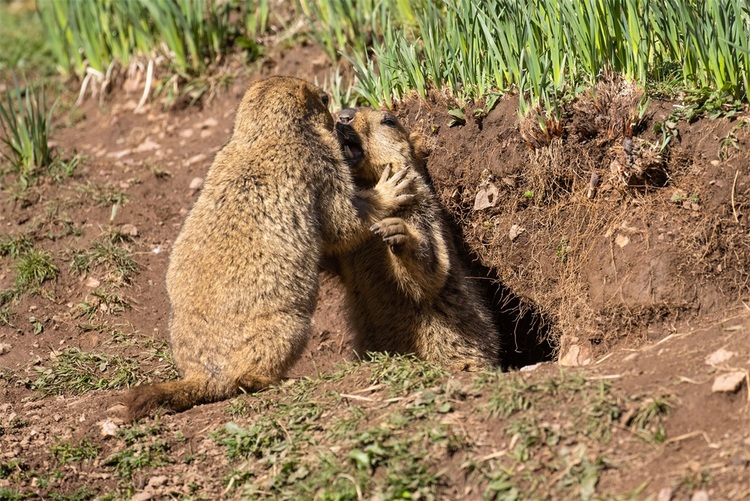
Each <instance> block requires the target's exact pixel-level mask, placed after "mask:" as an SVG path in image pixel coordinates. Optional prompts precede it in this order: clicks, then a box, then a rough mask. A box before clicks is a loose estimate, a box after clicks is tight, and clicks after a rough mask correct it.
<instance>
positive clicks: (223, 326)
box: [125, 77, 410, 421]
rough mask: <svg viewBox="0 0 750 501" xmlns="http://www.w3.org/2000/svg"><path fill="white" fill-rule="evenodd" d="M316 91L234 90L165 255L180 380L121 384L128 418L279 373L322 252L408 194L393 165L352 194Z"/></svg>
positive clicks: (298, 347) (304, 333) (291, 85)
mask: <svg viewBox="0 0 750 501" xmlns="http://www.w3.org/2000/svg"><path fill="white" fill-rule="evenodd" d="M327 101H328V98H327V96H326V95H325V94H324V93H323V92H322V91H321V90H320V89H318V88H317V87H315V86H313V85H312V84H309V83H307V82H305V81H303V80H299V79H296V78H289V77H271V78H268V79H265V80H261V81H258V82H255V83H253V84H251V85H250V87H249V89H248V90H247V92H246V93H245V96H244V98H243V100H242V102H241V104H240V105H239V108H238V110H237V114H236V117H235V122H234V131H233V133H232V136H231V138H230V140H229V142H228V143H227V144H226V145H225V146H224V147H223V148H222V149H221V150H220V151H219V152H218V153H217V154H216V158H215V159H214V162H213V164H212V165H211V167H210V169H209V171H208V174H207V176H206V181H205V185H204V188H203V191H202V193H201V195H200V196H199V198H198V200H197V201H196V202H195V205H194V207H193V209H192V210H191V211H190V214H189V215H188V216H187V218H186V219H185V222H184V224H183V226H182V230H181V231H180V234H179V235H178V237H177V239H176V240H175V242H174V246H173V249H172V253H171V255H170V260H169V268H168V270H167V292H168V294H169V299H170V302H171V306H172V310H171V319H170V338H171V346H172V353H173V355H174V361H175V363H176V365H177V367H178V369H179V370H180V372H181V375H182V379H180V380H177V381H169V382H164V383H158V384H151V385H145V386H137V387H135V388H133V389H131V390H130V392H129V393H128V394H126V397H125V404H126V405H127V408H128V418H129V419H130V420H131V421H132V420H133V419H138V418H140V417H142V416H145V415H147V414H149V413H150V412H151V411H153V410H154V409H156V408H157V407H159V406H162V407H164V408H166V409H168V410H174V411H180V410H184V409H187V408H190V407H192V406H193V405H196V404H199V403H207V402H212V401H217V400H221V399H225V398H229V397H231V396H233V395H236V394H237V393H238V392H240V391H247V392H253V391H257V390H260V389H262V388H264V387H267V386H268V385H271V384H273V383H275V382H277V381H279V380H280V378H281V377H282V376H283V375H284V373H285V372H286V371H287V370H288V369H289V368H290V367H291V366H292V364H294V362H295V361H296V360H297V359H298V358H299V356H300V355H301V353H302V351H303V349H304V348H305V345H306V343H307V340H308V337H309V331H310V323H311V318H312V314H313V311H314V309H315V304H316V299H317V293H318V270H319V263H320V261H321V259H322V258H323V256H324V255H326V254H335V253H339V252H343V251H346V250H347V249H349V248H351V247H352V246H353V245H357V244H358V243H360V242H362V241H363V240H364V239H366V238H368V237H372V233H371V232H370V231H369V227H370V226H371V225H372V224H373V223H375V222H377V221H378V220H379V219H381V218H382V217H384V216H385V214H387V213H390V211H392V210H394V208H395V207H397V206H398V205H399V204H401V203H403V202H405V201H407V200H408V199H409V198H410V195H408V194H406V190H407V188H408V186H407V185H408V183H409V181H407V180H402V179H403V177H404V176H403V175H400V174H397V175H394V176H393V177H392V178H390V179H383V180H382V182H379V183H378V184H377V185H373V186H371V187H370V188H372V189H369V190H361V191H357V192H356V193H355V186H354V183H353V182H352V178H351V174H350V170H349V168H348V166H347V165H346V163H345V162H344V158H343V156H342V153H341V149H340V145H339V143H338V141H337V139H336V134H335V133H334V123H333V118H332V117H331V114H330V113H329V112H328V109H327Z"/></svg>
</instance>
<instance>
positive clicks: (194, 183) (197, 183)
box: [190, 177, 203, 191]
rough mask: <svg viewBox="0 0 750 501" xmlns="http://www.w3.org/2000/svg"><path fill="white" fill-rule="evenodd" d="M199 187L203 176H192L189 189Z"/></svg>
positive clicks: (194, 189)
mask: <svg viewBox="0 0 750 501" xmlns="http://www.w3.org/2000/svg"><path fill="white" fill-rule="evenodd" d="M201 188H203V178H202V177H196V178H193V180H192V181H190V189H191V190H193V191H198V190H200V189H201Z"/></svg>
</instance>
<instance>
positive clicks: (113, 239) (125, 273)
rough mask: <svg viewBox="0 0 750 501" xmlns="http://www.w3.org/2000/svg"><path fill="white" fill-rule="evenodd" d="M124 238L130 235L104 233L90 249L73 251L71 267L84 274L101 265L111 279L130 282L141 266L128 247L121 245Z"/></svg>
mask: <svg viewBox="0 0 750 501" xmlns="http://www.w3.org/2000/svg"><path fill="white" fill-rule="evenodd" d="M124 238H128V237H127V236H123V235H122V234H119V233H109V234H107V233H105V234H103V235H102V236H101V237H100V238H98V239H97V240H95V241H94V243H93V244H92V245H91V247H89V248H88V249H86V250H81V251H76V252H74V253H73V257H72V260H71V262H70V268H71V269H72V270H73V271H74V272H75V273H78V274H83V273H87V272H89V271H91V270H93V269H94V268H96V267H99V266H101V267H103V268H104V269H105V271H106V272H107V273H108V274H109V275H110V276H109V277H108V279H109V280H111V281H114V282H122V283H129V282H130V280H131V278H132V277H133V275H134V274H135V273H137V272H138V270H139V267H138V263H136V262H135V260H134V259H133V256H132V254H131V252H130V251H129V250H128V249H127V247H125V246H123V245H121V243H123V239H124Z"/></svg>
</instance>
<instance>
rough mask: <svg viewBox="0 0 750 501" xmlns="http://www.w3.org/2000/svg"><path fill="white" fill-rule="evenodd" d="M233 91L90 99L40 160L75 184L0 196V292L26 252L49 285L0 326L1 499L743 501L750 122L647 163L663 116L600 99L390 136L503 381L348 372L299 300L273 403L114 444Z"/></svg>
mask: <svg viewBox="0 0 750 501" xmlns="http://www.w3.org/2000/svg"><path fill="white" fill-rule="evenodd" d="M321 59H322V58H321V54H320V53H318V52H317V50H316V49H314V48H311V47H302V48H297V49H294V50H290V51H288V52H287V53H285V54H283V55H280V56H277V57H275V58H274V59H273V61H272V63H269V64H267V65H266V66H264V69H263V70H262V71H263V74H267V73H274V74H288V75H293V76H300V77H303V78H307V79H309V80H312V79H313V76H314V74H315V73H320V75H319V81H322V73H323V72H324V70H325V66H324V65H321V64H320V63H319V61H320V60H321ZM316 61H318V62H316ZM259 76H261V74H260V73H255V74H252V75H251V76H250V78H257V77H259ZM247 81H248V80H247V79H239V80H238V81H236V82H235V83H234V84H233V86H232V87H231V88H229V89H227V90H226V91H225V92H224V93H223V94H220V95H219V96H218V97H217V98H215V99H213V100H212V101H211V102H209V103H205V104H204V105H203V106H201V107H191V108H186V109H182V110H172V111H163V110H162V109H161V108H160V107H159V105H157V104H154V105H152V106H151V107H150V108H149V109H147V110H146V112H145V113H139V114H135V113H133V109H134V107H135V101H136V99H137V96H135V95H130V96H129V95H126V94H125V92H124V91H123V92H120V93H114V94H113V95H112V96H111V98H110V100H109V101H108V102H107V104H106V105H105V106H103V107H100V106H99V105H98V103H94V102H91V101H88V102H86V103H84V104H83V106H82V108H81V109H79V110H75V111H70V112H68V113H67V114H66V116H65V117H64V118H63V119H62V120H61V123H60V125H59V126H58V128H57V129H56V130H55V132H54V134H53V138H52V139H53V141H54V143H55V144H56V147H57V148H58V149H59V150H60V151H62V152H63V153H62V155H63V156H65V157H66V158H73V156H74V155H76V154H77V155H79V156H80V163H79V165H78V167H77V168H76V170H75V172H74V175H73V176H72V177H67V178H63V179H60V180H55V179H52V178H50V177H42V178H41V180H40V182H39V183H38V184H37V185H35V186H33V187H31V188H29V189H28V190H26V191H25V192H23V193H22V194H20V196H19V197H14V196H13V193H14V191H13V179H12V177H11V176H10V175H7V176H6V177H5V178H4V179H3V180H2V203H0V225H2V235H1V237H2V240H1V242H0V243H2V245H3V247H2V249H3V252H2V257H0V263H2V268H0V290H7V289H10V288H12V287H13V286H14V284H15V280H16V277H17V274H18V262H19V261H20V260H21V257H20V256H21V255H23V252H24V250H23V249H26V250H28V248H33V249H36V250H43V251H45V252H47V253H48V255H49V257H50V259H51V261H52V263H53V264H54V266H55V267H56V268H57V270H58V274H57V275H56V277H55V278H54V279H50V280H47V281H45V282H44V283H43V284H42V285H41V286H40V287H39V288H38V289H37V290H32V291H28V292H26V293H24V294H22V295H21V296H20V297H19V298H18V299H17V300H12V301H9V302H8V303H7V304H6V305H5V307H4V309H3V310H2V312H3V313H2V317H1V321H0V370H1V371H2V372H0V489H2V490H0V497H4V498H8V499H14V498H15V499H24V498H29V499H90V498H91V499H93V498H96V499H106V498H114V499H140V500H145V499H152V498H153V499H166V498H185V499H217V498H246V499H259V498H268V499H284V498H286V499H313V498H315V499H362V498H375V499H378V498H380V499H392V498H395V497H400V496H403V495H404V493H409V494H410V495H411V496H412V497H420V496H421V497H422V498H424V499H459V498H460V499H647V498H650V499H658V500H666V499H694V500H699V499H738V500H739V499H748V498H750V390H748V371H749V370H750V291H749V290H748V281H749V280H750V257H749V256H750V227H749V226H748V217H749V216H750V150H748V142H749V140H750V137H749V135H750V126H746V125H745V124H747V123H748V122H747V120H748V117H747V114H742V113H741V114H740V115H739V116H736V117H734V118H733V119H726V118H721V119H717V120H708V119H701V120H698V121H696V122H695V123H692V124H688V123H685V122H680V123H678V125H677V127H678V129H677V132H678V134H676V135H675V137H674V139H673V140H672V141H670V144H669V145H668V147H667V148H664V149H659V150H658V151H657V147H658V146H659V145H660V141H663V137H662V134H661V133H656V132H654V125H655V124H657V123H659V122H663V121H664V120H665V119H666V118H667V117H668V116H669V115H670V114H671V113H672V112H673V111H674V108H673V105H672V103H670V102H652V103H651V105H650V106H649V109H648V113H647V114H646V115H645V117H644V118H643V120H642V123H639V124H638V126H637V127H632V128H629V127H622V122H620V121H618V120H620V118H618V117H621V116H622V115H628V114H629V113H631V111H632V110H631V109H630V108H629V106H632V104H633V102H634V101H621V102H616V103H615V102H612V100H610V101H606V99H604V98H602V97H601V96H603V95H611V96H622V95H625V94H627V92H625V91H627V89H625V91H623V89H624V87H622V86H624V85H626V84H624V83H622V82H608V83H606V85H610V86H614V87H617V86H620V87H619V89H620V90H621V91H622V92H620V91H617V92H615V91H614V90H612V89H611V88H610V89H609V92H610V94H607V93H606V92H605V91H607V89H601V92H599V93H598V94H597V95H593V94H592V95H584V96H582V97H581V98H579V100H578V101H577V102H576V103H574V104H573V105H572V106H571V107H570V109H569V110H568V115H567V116H566V117H565V119H564V121H563V126H562V129H561V135H560V136H555V137H554V138H552V139H551V141H550V140H545V139H544V138H543V137H541V136H539V134H538V131H535V129H534V127H533V125H532V126H529V124H523V123H522V124H521V125H520V126H519V120H518V115H517V112H516V110H517V106H518V103H517V99H515V98H513V97H508V98H504V99H502V100H500V101H499V103H498V104H497V105H496V106H495V107H494V109H492V110H491V111H489V112H484V111H481V107H479V106H478V109H480V112H479V113H477V114H476V115H474V114H472V113H471V112H472V111H473V110H471V109H469V110H467V112H466V116H467V120H466V123H465V124H463V125H454V126H451V122H452V120H453V119H452V117H451V115H449V113H448V111H449V110H450V109H451V108H452V107H453V104H452V103H451V102H450V101H449V100H447V99H446V98H445V97H444V96H440V95H434V96H432V98H431V99H429V100H428V101H427V102H425V101H423V100H419V99H407V100H406V101H404V102H402V103H400V104H399V105H398V107H397V109H396V110H395V111H396V112H397V114H398V115H399V116H400V117H401V119H402V120H403V121H404V123H405V124H406V125H407V126H408V127H410V128H412V129H415V130H418V131H420V132H421V133H422V134H423V136H424V137H425V138H426V139H427V141H428V143H429V144H430V146H431V149H432V153H431V155H430V157H429V160H428V169H429V171H430V175H431V178H432V182H433V186H434V188H435V191H436V193H437V195H438V197H439V198H440V200H441V202H442V204H443V206H444V207H445V209H446V211H447V214H448V215H449V217H450V218H451V221H452V224H453V228H454V230H455V235H456V238H457V239H458V242H459V245H460V247H461V248H462V249H463V252H464V253H465V257H466V259H467V261H468V262H470V263H471V265H472V277H473V278H474V279H476V280H478V281H480V282H481V284H482V286H483V290H484V292H485V294H486V300H487V301H488V302H489V303H490V304H491V305H492V307H493V311H494V312H495V313H496V321H497V323H498V326H499V331H500V332H499V333H498V335H499V336H501V341H502V343H503V346H504V354H505V355H504V357H503V360H502V365H503V367H504V368H505V369H507V372H497V373H483V374H466V373H460V374H447V373H445V372H443V371H441V370H440V369H438V368H436V367H432V366H429V365H427V364H423V363H421V362H419V361H416V360H412V359H409V358H401V357H394V358H389V357H384V356H376V357H375V358H374V360H372V361H366V362H357V361H354V360H353V355H352V354H351V346H350V344H349V341H348V337H347V327H346V322H345V320H344V316H343V312H342V294H341V291H340V285H339V284H338V283H337V282H336V280H335V279H334V278H331V277H328V276H325V275H323V276H322V277H321V279H322V287H321V292H320V297H319V301H318V309H317V312H316V314H315V317H314V324H313V325H314V335H313V338H312V339H311V341H310V343H309V346H308V349H307V351H306V353H305V355H304V357H303V359H302V360H301V361H300V362H299V363H298V364H297V366H296V367H295V368H294V369H293V371H292V372H291V374H289V379H288V381H286V382H285V383H284V384H282V385H281V386H280V387H279V388H275V389H272V390H269V391H267V392H263V393H261V394H259V395H248V396H243V397H240V398H237V399H233V400H231V401H228V402H219V403H216V404H212V405H205V406H199V407H197V408H194V409H191V410H189V411H187V412H184V413H181V414H176V415H164V416H160V417H157V418H155V419H150V420H145V421H143V422H140V423H136V424H135V425H126V424H124V423H123V422H122V420H121V413H122V409H121V407H120V406H119V400H118V399H119V397H121V395H122V394H123V392H124V390H125V389H126V388H127V387H128V386H132V385H133V384H136V383H138V382H144V381H158V380H164V379H167V378H173V377H176V372H175V369H174V367H173V366H172V364H171V361H170V357H169V347H168V329H167V324H168V315H169V304H168V301H167V297H166V290H165V285H164V275H165V272H166V266H167V260H168V256H169V252H170V248H171V244H172V242H173V241H174V239H175V237H176V235H177V233H178V231H179V229H180V226H181V224H182V221H183V219H184V217H185V215H186V214H187V212H188V211H189V209H190V207H191V206H192V204H193V202H194V201H195V199H196V197H197V194H198V193H199V191H200V188H201V180H202V177H203V176H204V175H205V172H206V170H207V169H208V166H209V165H210V163H211V161H212V158H213V155H214V153H215V152H216V151H217V150H218V149H219V148H220V147H221V146H222V145H223V144H224V142H225V141H226V140H227V138H228V137H229V134H230V128H231V123H232V118H233V115H234V110H235V108H236V105H237V104H238V103H239V100H240V98H241V96H242V93H243V91H244V87H245V85H246V84H247ZM603 85H604V84H603ZM597 96H599V97H597ZM618 113H619V114H618ZM628 123H629V122H628ZM591 124H594V126H592V125H591ZM623 165H624V166H625V167H623ZM628 168H629V169H636V170H637V169H640V170H639V171H638V172H637V174H638V175H640V176H641V178H640V180H639V181H638V182H637V183H630V184H629V183H628V179H631V178H627V175H629V174H628V173H626V174H627V175H626V174H623V172H624V170H627V169H628ZM649 169H650V170H649ZM643 171H645V172H646V174H642V172H643ZM592 179H593V180H598V181H597V182H594V181H592ZM590 195H591V196H590ZM11 244H12V245H11ZM24 246H25V247H24ZM6 249H7V250H6ZM11 249H21V250H19V251H18V252H17V253H14V251H12V250H11Z"/></svg>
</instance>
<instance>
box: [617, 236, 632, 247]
mask: <svg viewBox="0 0 750 501" xmlns="http://www.w3.org/2000/svg"><path fill="white" fill-rule="evenodd" d="M629 243H630V237H628V236H627V235H620V234H619V233H618V234H617V236H616V237H615V244H616V245H617V246H618V247H619V248H621V249H622V248H623V247H625V246H626V245H628V244H629Z"/></svg>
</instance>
